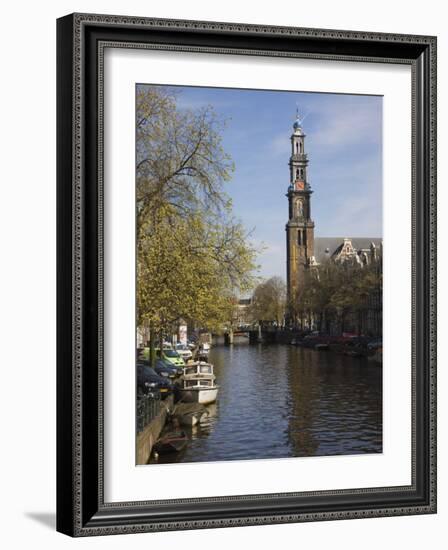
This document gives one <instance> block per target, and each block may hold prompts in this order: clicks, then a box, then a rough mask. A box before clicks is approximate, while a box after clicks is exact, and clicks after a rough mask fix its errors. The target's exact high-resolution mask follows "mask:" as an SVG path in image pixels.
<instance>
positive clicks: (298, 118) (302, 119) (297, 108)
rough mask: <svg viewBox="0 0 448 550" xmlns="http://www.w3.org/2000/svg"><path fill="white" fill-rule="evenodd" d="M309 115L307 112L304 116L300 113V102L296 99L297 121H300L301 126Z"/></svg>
mask: <svg viewBox="0 0 448 550" xmlns="http://www.w3.org/2000/svg"><path fill="white" fill-rule="evenodd" d="M307 116H308V113H306V114H305V115H303V116H301V115H300V113H299V103H298V101H296V120H297V122H298V123H299V125H300V126H301V125H302V124H303V121H304V120H305V119H306V117H307Z"/></svg>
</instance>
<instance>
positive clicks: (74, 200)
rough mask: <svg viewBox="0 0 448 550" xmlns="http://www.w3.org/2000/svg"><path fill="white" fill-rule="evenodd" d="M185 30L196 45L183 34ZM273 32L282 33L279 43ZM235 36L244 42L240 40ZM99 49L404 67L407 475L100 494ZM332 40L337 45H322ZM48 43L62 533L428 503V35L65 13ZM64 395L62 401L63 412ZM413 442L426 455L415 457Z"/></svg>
mask: <svg viewBox="0 0 448 550" xmlns="http://www.w3.org/2000/svg"><path fill="white" fill-rule="evenodd" d="M135 31H138V34H137V35H136V36H134V35H133V33H134V32H135ZM154 33H155V34H157V37H156V40H155V39H154V36H155V34H154ZM131 36H132V39H131V38H130V37H131ZM191 37H193V38H194V41H195V44H194V45H192V44H191V43H189V38H191ZM238 37H241V40H240V43H238V44H237V45H236V46H235V45H233V42H236V41H237V38H238ZM285 39H286V40H285ZM281 40H283V42H279V41H281ZM190 42H191V40H190ZM197 42H201V44H200V45H197ZM241 42H242V43H247V44H249V45H250V47H244V44H241ZM316 44H317V49H316ZM329 44H331V45H332V48H331V49H330V48H329V47H328V46H329ZM266 46H269V47H266ZM283 46H287V47H286V48H285V47H283ZM106 47H114V48H138V49H140V48H149V49H162V50H172V51H188V52H205V53H219V54H224V55H225V54H239V55H262V56H271V57H272V56H274V57H299V58H303V57H306V58H312V59H328V60H336V61H337V60H344V61H355V62H380V63H405V64H410V65H411V66H412V87H413V90H412V103H413V105H412V123H413V144H412V187H413V204H412V210H413V212H412V220H413V263H412V266H413V269H412V288H413V297H412V301H413V303H412V311H413V333H414V335H415V339H414V342H413V352H412V378H413V383H412V410H413V419H414V422H413V431H412V447H413V450H412V455H413V456H412V470H413V471H412V480H413V482H412V485H410V486H409V487H384V488H379V489H378V488H375V489H358V490H341V491H319V492H312V493H287V494H284V493H283V494H271V495H241V496H235V497H216V498H207V499H181V500H175V501H147V502H122V503H118V504H112V503H105V502H104V491H103V466H102V465H103V462H102V461H103V446H102V420H103V419H102V395H103V369H102V367H103V365H102V353H103V336H102V327H103V308H102V300H103V271H102V261H103V247H102V242H103V209H102V199H103V176H102V158H103V140H102V134H103V111H102V107H103V85H102V83H103V77H104V72H103V56H104V48H106ZM319 48H320V49H319ZM335 50H337V53H328V52H329V51H331V52H334V51H335ZM58 51H59V57H58V98H59V99H58V326H60V328H59V333H58V530H59V531H61V532H64V533H67V534H70V535H72V536H90V535H105V534H118V533H132V532H146V531H159V530H175V529H200V528H211V527H227V526H237V525H262V524H267V523H288V522H302V521H323V520H332V519H354V518H365V517H380V516H393V515H404V514H425V513H434V512H435V511H436V38H435V37H428V36H413V35H399V34H381V33H365V32H352V31H338V30H324V29H306V28H292V27H272V26H260V25H245V24H234V23H214V22H205V21H184V20H165V19H149V18H138V17H123V16H108V15H93V14H74V15H71V16H67V17H65V18H62V19H60V20H58ZM95 90H96V93H94V91H95ZM92 112H94V113H95V114H97V117H98V123H97V125H96V127H93V125H92V124H90V126H89V120H90V118H89V115H91V114H92ZM87 236H89V237H92V236H94V237H95V239H96V240H95V244H96V245H97V246H94V245H89V244H88V241H90V239H87V238H86V237H87ZM422 260H424V262H423V263H424V265H422ZM87 307H89V308H90V309H89V311H92V307H93V308H94V310H95V311H96V317H95V319H94V321H92V322H91V321H90V320H88V319H86V311H87ZM90 317H91V315H90ZM92 323H94V324H95V326H94V325H93V324H92ZM89 364H90V370H89V369H88V368H87V367H88V365H89ZM92 367H93V369H94V375H93V374H91V370H92ZM422 385H424V387H422ZM417 390H418V391H417ZM422 400H423V401H422ZM67 403H69V404H70V411H67ZM87 412H89V413H92V412H95V413H96V417H97V422H96V423H95V426H94V427H93V428H92V427H87V425H86V424H87V423H86V422H85V421H84V418H85V417H86V415H87ZM417 413H424V418H423V420H420V419H417V416H416V415H417ZM417 420H418V422H417ZM67 434H70V437H68V435H67ZM417 451H419V453H423V454H422V455H421V456H420V454H419V455H418V456H417ZM423 463H424V464H423ZM379 493H382V494H384V495H389V496H390V499H391V500H390V502H389V503H387V502H386V501H384V503H383V504H379V505H378V503H377V501H376V500H375V499H374V497H375V496H378V494H379ZM292 497H294V498H297V503H299V502H302V501H303V502H305V500H306V499H308V501H309V502H310V507H309V508H310V509H309V511H308V510H306V509H305V508H304V507H303V505H300V506H299V504H297V506H296V508H297V511H292V506H291V504H290V502H288V503H286V500H287V499H289V500H290V499H291V498H292ZM350 498H354V499H357V501H356V502H358V507H357V508H353V506H352V505H351V506H350V507H349V508H348V507H347V499H348V500H350ZM268 501H275V503H276V507H277V509H279V510H280V511H279V512H276V513H269V506H268V504H269V502H268ZM282 501H285V504H284V505H283V504H282ZM248 502H253V503H255V508H254V509H251V510H249V508H248V506H247V504H248ZM201 503H208V504H209V505H213V504H214V505H216V506H217V508H219V511H218V510H217V511H216V512H215V513H214V516H215V517H210V515H209V516H207V517H205V514H204V513H200V512H198V513H197V514H196V515H195V514H191V516H192V517H187V516H188V514H186V512H185V509H183V510H182V511H181V510H180V508H181V505H185V504H189V505H190V507H194V506H196V505H200V504H201ZM157 506H159V507H160V506H163V507H165V508H169V513H167V514H166V517H164V518H163V519H162V520H160V518H159V519H157V520H156V519H155V515H154V509H155V508H156V507H157ZM232 510H233V511H232ZM264 510H265V511H264ZM198 514H199V515H198ZM201 517H202V519H201Z"/></svg>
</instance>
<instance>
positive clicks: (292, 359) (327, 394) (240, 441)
mask: <svg viewBox="0 0 448 550" xmlns="http://www.w3.org/2000/svg"><path fill="white" fill-rule="evenodd" d="M209 360H210V362H211V363H213V365H214V367H215V374H216V378H217V383H218V384H219V386H220V389H219V393H218V401H217V403H216V404H214V405H210V406H209V407H208V409H209V412H210V414H209V417H208V419H207V420H206V421H205V422H204V421H203V422H202V423H201V425H199V426H195V427H194V428H191V429H190V430H188V431H187V433H188V435H189V436H190V438H191V441H190V442H189V444H188V446H187V448H186V449H185V450H184V451H182V452H181V453H178V454H176V453H173V454H172V455H165V456H163V457H160V458H159V459H158V462H165V463H166V462H210V461H218V460H242V459H263V458H264V459H266V458H283V457H301V456H324V455H348V454H359V453H380V452H382V368H381V365H379V364H378V363H376V362H373V361H368V360H367V359H366V358H359V357H347V356H345V355H339V354H336V353H333V352H330V351H315V350H312V349H306V348H301V347H295V346H288V345H280V344H279V345H263V344H257V345H249V344H247V343H246V344H235V345H233V346H229V347H226V346H215V347H213V348H212V350H211V353H210V358H209Z"/></svg>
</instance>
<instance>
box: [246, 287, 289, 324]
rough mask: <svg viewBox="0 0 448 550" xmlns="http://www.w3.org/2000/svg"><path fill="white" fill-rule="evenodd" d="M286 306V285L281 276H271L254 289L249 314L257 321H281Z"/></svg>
mask: <svg viewBox="0 0 448 550" xmlns="http://www.w3.org/2000/svg"><path fill="white" fill-rule="evenodd" d="M285 306H286V285H285V282H284V281H283V279H282V278H281V277H271V278H270V279H268V280H267V281H264V282H262V283H260V284H259V285H258V286H257V287H256V288H255V290H254V293H253V296H252V304H251V315H252V317H253V318H254V319H255V320H257V321H269V322H272V321H275V322H276V323H277V325H280V324H281V323H282V322H283V318H284V315H285Z"/></svg>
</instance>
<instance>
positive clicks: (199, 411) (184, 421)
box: [172, 403, 209, 427]
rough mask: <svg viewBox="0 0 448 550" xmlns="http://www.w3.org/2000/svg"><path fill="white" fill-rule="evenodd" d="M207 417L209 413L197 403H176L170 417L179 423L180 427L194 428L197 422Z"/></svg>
mask: <svg viewBox="0 0 448 550" xmlns="http://www.w3.org/2000/svg"><path fill="white" fill-rule="evenodd" d="M208 415H209V411H208V410H207V409H206V408H205V407H204V406H203V405H200V404H199V403H178V404H177V405H176V406H175V408H174V411H173V412H172V417H173V418H174V419H177V420H178V421H179V424H181V425H182V426H190V427H193V426H196V425H197V424H199V422H200V421H201V420H202V419H203V418H205V417H206V416H208Z"/></svg>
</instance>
